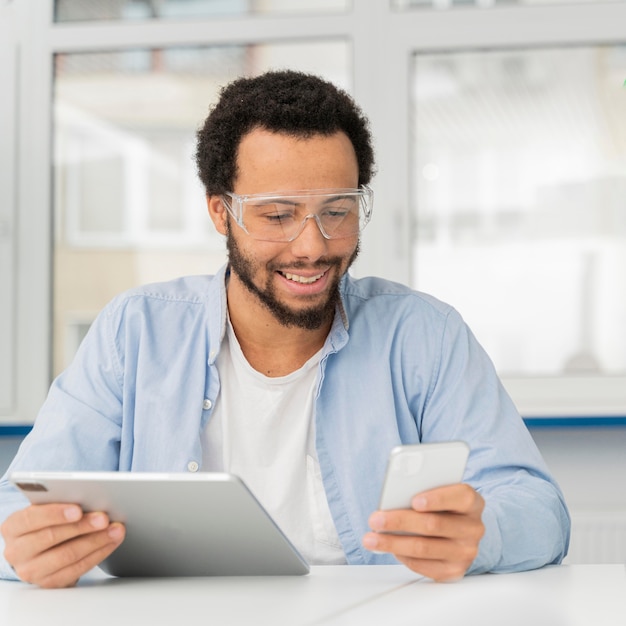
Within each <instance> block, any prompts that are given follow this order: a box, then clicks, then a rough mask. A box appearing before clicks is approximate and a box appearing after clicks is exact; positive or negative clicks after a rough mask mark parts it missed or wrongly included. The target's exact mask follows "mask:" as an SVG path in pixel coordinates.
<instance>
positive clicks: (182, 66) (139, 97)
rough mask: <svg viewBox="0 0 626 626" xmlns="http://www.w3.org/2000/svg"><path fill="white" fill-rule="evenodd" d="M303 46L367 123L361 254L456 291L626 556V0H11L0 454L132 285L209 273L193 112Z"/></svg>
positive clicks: (216, 245)
mask: <svg viewBox="0 0 626 626" xmlns="http://www.w3.org/2000/svg"><path fill="white" fill-rule="evenodd" d="M281 68H292V69H298V70H304V71H309V72H314V73H316V74H319V75H321V76H324V77H326V78H327V79H329V80H331V81H333V82H334V83H335V84H337V85H339V86H340V87H342V88H344V89H346V90H347V91H348V92H350V93H351V94H352V95H353V96H354V97H355V99H356V100H357V101H358V102H359V104H360V105H361V106H362V107H363V109H364V111H365V113H366V114H367V115H368V116H369V118H370V120H371V123H372V131H373V133H374V136H375V140H376V149H377V160H378V173H377V175H376V177H375V179H374V181H373V183H372V186H373V188H374V191H375V203H374V205H375V208H374V217H373V220H372V222H371V224H370V225H369V226H368V228H367V229H366V231H365V232H364V236H363V239H364V241H363V246H362V248H363V251H362V254H361V258H360V259H359V261H358V262H357V264H356V266H355V268H354V273H355V274H356V275H369V274H376V275H380V276H384V277H387V278H391V279H393V280H397V281H400V282H404V283H407V284H410V285H411V286H413V287H415V288H416V289H420V290H423V291H426V292H429V293H431V294H433V295H435V296H437V297H439V298H441V299H443V300H445V301H448V302H450V303H451V304H452V305H454V306H455V307H456V308H457V309H458V310H459V311H460V312H461V314H462V315H463V317H464V318H465V319H466V320H467V322H468V323H469V325H470V327H471V328H472V329H473V331H474V333H475V334H476V336H477V337H478V339H479V341H480V342H481V343H482V344H483V346H484V347H485V348H486V350H487V352H488V353H489V354H490V356H491V357H492V359H493V360H494V363H495V365H496V367H497V369H498V371H499V373H500V375H501V376H502V378H503V381H504V383H505V386H506V387H507V389H508V390H509V392H510V393H511V395H512V396H513V398H514V400H515V401H516V403H517V405H518V408H519V409H520V412H521V413H522V415H523V416H524V417H525V419H526V420H527V423H528V425H529V427H530V428H531V432H532V434H533V436H534V437H535V440H536V441H537V443H538V444H539V446H540V448H541V449H542V452H543V453H544V455H545V457H546V459H547V461H548V463H549V465H550V466H551V468H552V470H553V471H554V473H555V474H556V476H557V478H558V480H559V481H560V483H561V485H562V487H563V488H564V491H565V492H566V496H567V498H568V502H569V504H570V507H571V508H572V513H573V515H574V522H575V525H574V528H575V533H574V539H573V544H572V552H571V556H570V559H573V560H574V561H576V562H585V561H588V562H600V561H604V562H624V561H626V490H624V487H623V476H626V86H625V82H626V1H625V0H614V1H613V2H610V1H609V2H599V1H593V0H589V1H584V0H580V1H578V2H576V1H569V2H565V1H558V0H551V1H550V0H535V1H527V2H523V1H522V2H515V1H512V0H504V1H498V0H495V1H494V0H476V1H475V2H474V1H470V0H433V1H432V2H427V1H415V0H395V1H394V0H352V1H350V0H319V1H318V0H249V1H246V0H56V1H53V0H0V85H2V87H0V90H1V95H0V292H1V293H2V294H3V298H2V300H1V301H0V466H2V467H1V469H4V467H6V465H7V464H8V462H9V461H10V458H11V456H12V454H13V453H14V450H15V448H16V447H17V445H19V442H20V441H21V438H22V437H23V435H24V434H25V433H26V432H27V431H28V429H29V424H31V423H32V421H33V419H34V417H35V415H36V413H37V409H38V407H39V406H40V404H41V402H42V401H43V399H44V397H45V393H46V391H47V388H48V386H49V384H50V382H51V380H52V378H53V377H54V376H55V375H57V374H58V373H59V372H60V371H62V369H63V368H64V367H65V366H66V365H67V364H68V363H69V361H70V360H71V359H72V357H73V355H74V353H75V351H76V348H77V346H78V344H79V343H80V341H81V339H82V337H83V336H84V334H85V333H86V331H87V329H88V328H89V325H90V324H91V322H92V321H93V319H94V317H95V315H96V314H97V312H98V311H99V310H100V309H101V308H102V307H103V306H104V304H106V302H107V301H108V300H110V299H111V298H112V297H113V296H114V295H115V294H117V293H119V292H120V291H122V290H124V289H126V288H129V287H132V286H134V285H137V284H143V283H146V282H152V281H160V280H167V279H169V278H172V277H175V276H180V275H183V274H200V273H212V272H214V271H215V270H216V269H217V268H218V267H219V266H220V265H221V264H222V263H223V262H224V260H225V252H224V249H225V246H224V242H223V240H222V238H221V237H220V236H218V235H217V234H216V233H215V232H214V230H213V228H212V224H211V222H210V220H209V218H208V215H207V212H206V207H205V203H204V194H203V190H202V188H201V186H200V184H199V182H198V180H197V177H196V173H195V165H194V161H193V152H194V143H195V132H196V130H197V129H198V127H199V126H200V124H201V123H202V121H203V120H204V118H205V117H206V115H207V113H208V110H209V107H210V106H211V104H212V103H213V102H215V100H216V97H217V94H218V92H219V89H220V87H221V86H222V85H224V84H226V83H228V82H229V81H230V80H232V79H233V78H235V77H237V76H240V75H254V74H258V73H261V72H263V71H265V70H268V69H281Z"/></svg>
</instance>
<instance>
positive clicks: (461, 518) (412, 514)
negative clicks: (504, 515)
mask: <svg viewBox="0 0 626 626" xmlns="http://www.w3.org/2000/svg"><path fill="white" fill-rule="evenodd" d="M369 524H370V528H371V529H372V530H375V531H377V532H381V533H404V534H407V533H408V534H413V535H425V536H428V537H443V538H449V539H466V538H472V539H479V538H480V537H482V533H483V524H482V521H481V520H480V518H478V517H471V516H469V515H461V514H458V513H418V512H416V511H413V510H411V509H395V510H390V511H376V512H375V513H373V514H372V515H371V516H370V519H369Z"/></svg>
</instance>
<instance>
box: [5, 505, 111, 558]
mask: <svg viewBox="0 0 626 626" xmlns="http://www.w3.org/2000/svg"><path fill="white" fill-rule="evenodd" d="M108 525H109V518H108V516H107V515H106V514H105V513H87V514H85V515H84V516H83V517H82V518H81V519H80V520H78V521H77V522H74V523H66V524H62V525H61V524H59V525H52V526H46V527H45V528H41V529H37V530H34V531H31V532H29V533H27V534H22V535H20V536H18V537H15V538H13V539H12V540H10V541H7V543H6V547H5V551H4V554H5V557H6V559H7V561H8V562H9V563H11V564H12V565H13V567H16V566H18V565H20V564H21V563H24V562H27V561H30V560H31V559H33V558H34V557H36V556H37V555H39V554H41V553H44V552H46V551H48V550H50V549H51V548H53V547H54V546H56V545H59V544H62V543H65V542H67V541H68V540H70V539H73V538H75V537H78V536H80V535H86V534H89V533H94V532H97V531H99V530H103V529H105V528H106V527H107V526H108Z"/></svg>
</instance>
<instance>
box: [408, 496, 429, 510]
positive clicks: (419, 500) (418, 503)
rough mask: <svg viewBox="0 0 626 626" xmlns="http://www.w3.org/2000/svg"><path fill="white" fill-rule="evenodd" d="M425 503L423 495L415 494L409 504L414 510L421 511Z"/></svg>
mask: <svg viewBox="0 0 626 626" xmlns="http://www.w3.org/2000/svg"><path fill="white" fill-rule="evenodd" d="M427 504H428V502H427V501H426V498H424V497H423V496H415V498H413V501H412V502H411V506H412V507H413V509H415V510H416V511H421V510H422V509H425V508H426V505H427Z"/></svg>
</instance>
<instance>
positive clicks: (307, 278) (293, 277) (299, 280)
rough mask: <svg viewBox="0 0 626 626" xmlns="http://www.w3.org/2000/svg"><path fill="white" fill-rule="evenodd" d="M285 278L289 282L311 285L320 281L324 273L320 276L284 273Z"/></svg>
mask: <svg viewBox="0 0 626 626" xmlns="http://www.w3.org/2000/svg"><path fill="white" fill-rule="evenodd" d="M283 276H284V277H285V278H287V279H289V280H293V281H294V282H296V283H302V284H303V285H309V284H311V283H314V282H315V281H316V280H319V279H320V278H321V277H322V276H324V272H322V273H321V274H318V275H317V276H299V275H298V274H288V273H287V272H284V273H283Z"/></svg>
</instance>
